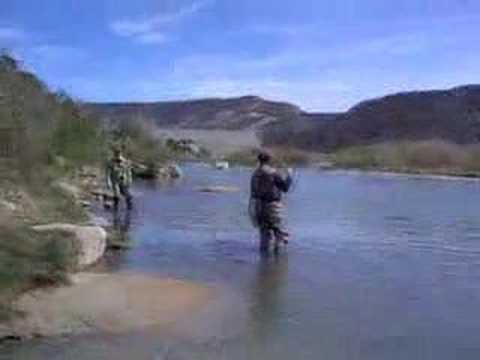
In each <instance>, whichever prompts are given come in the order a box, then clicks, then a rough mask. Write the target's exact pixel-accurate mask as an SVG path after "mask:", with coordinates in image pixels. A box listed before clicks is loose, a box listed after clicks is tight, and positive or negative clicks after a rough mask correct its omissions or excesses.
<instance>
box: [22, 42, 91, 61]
mask: <svg viewBox="0 0 480 360" xmlns="http://www.w3.org/2000/svg"><path fill="white" fill-rule="evenodd" d="M30 53H31V54H33V55H34V56H37V57H40V58H42V59H44V60H48V61H55V60H65V59H75V60H76V61H78V60H82V59H85V58H86V57H87V55H88V54H87V52H86V50H84V49H81V48H77V47H73V46H64V45H54V44H43V45H37V46H34V47H32V48H31V49H30Z"/></svg>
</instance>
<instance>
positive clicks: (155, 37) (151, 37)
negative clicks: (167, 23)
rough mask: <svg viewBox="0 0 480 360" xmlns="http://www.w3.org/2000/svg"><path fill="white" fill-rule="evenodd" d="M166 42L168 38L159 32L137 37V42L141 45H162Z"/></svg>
mask: <svg viewBox="0 0 480 360" xmlns="http://www.w3.org/2000/svg"><path fill="white" fill-rule="evenodd" d="M168 40H169V38H168V37H167V36H166V35H165V34H163V33H161V32H159V31H151V32H147V33H143V34H140V35H138V36H137V41H138V42H139V43H141V44H163V43H165V42H167V41H168Z"/></svg>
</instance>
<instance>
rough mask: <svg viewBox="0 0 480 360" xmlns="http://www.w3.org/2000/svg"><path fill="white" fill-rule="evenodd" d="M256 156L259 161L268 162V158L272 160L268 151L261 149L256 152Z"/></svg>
mask: <svg viewBox="0 0 480 360" xmlns="http://www.w3.org/2000/svg"><path fill="white" fill-rule="evenodd" d="M257 158H258V161H260V162H261V163H268V162H270V160H272V155H270V153H269V152H268V151H265V150H262V151H260V153H259V154H258V157H257Z"/></svg>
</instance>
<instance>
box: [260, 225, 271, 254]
mask: <svg viewBox="0 0 480 360" xmlns="http://www.w3.org/2000/svg"><path fill="white" fill-rule="evenodd" d="M271 240H272V230H271V229H270V228H269V227H266V226H261V227H260V252H268V250H269V248H270V242H271Z"/></svg>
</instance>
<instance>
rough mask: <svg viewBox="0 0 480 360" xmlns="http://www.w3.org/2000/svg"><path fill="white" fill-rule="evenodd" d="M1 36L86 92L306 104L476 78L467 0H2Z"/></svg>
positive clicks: (479, 79)
mask: <svg viewBox="0 0 480 360" xmlns="http://www.w3.org/2000/svg"><path fill="white" fill-rule="evenodd" d="M0 47H3V48H7V49H10V50H11V51H12V52H13V53H14V54H16V55H17V56H19V57H20V58H21V59H22V60H23V62H24V64H25V66H26V67H27V68H28V69H31V70H33V71H35V72H36V73H38V74H39V75H40V76H41V77H42V78H43V79H44V80H45V81H46V82H47V83H48V84H49V85H50V86H51V87H52V88H54V89H64V90H66V91H68V92H69V93H70V94H72V95H73V96H75V97H77V98H79V99H82V100H85V101H156V100H171V99H186V98H203V97H217V96H218V97H228V96H240V95H247V94H254V95H260V96H263V97H266V98H269V99H274V100H282V101H289V102H292V103H295V104H298V105H300V106H301V107H302V108H304V109H305V110H310V111H341V110H345V109H348V108H349V107H350V106H353V105H354V104H355V103H356V102H358V101H360V100H364V99H367V98H372V97H376V96H381V95H385V94H388V93H392V92H399V91H405V90H416V89H433V88H448V87H452V86H456V85H461V84H471V83H480V1H478V0H397V1H388V0H335V1H334V0H328V1H327V0H294V1H290V0H288V1H287V0H156V1H154V0H136V1H126V0H125V1H121V0H48V1H46V0H45V1H40V0H30V1H27V0H2V7H1V9H0Z"/></svg>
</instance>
